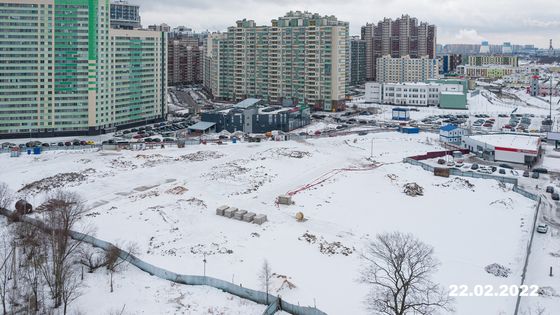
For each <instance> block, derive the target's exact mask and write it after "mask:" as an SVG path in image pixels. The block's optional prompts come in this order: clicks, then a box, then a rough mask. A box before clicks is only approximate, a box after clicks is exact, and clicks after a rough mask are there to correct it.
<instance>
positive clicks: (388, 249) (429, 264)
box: [360, 232, 453, 315]
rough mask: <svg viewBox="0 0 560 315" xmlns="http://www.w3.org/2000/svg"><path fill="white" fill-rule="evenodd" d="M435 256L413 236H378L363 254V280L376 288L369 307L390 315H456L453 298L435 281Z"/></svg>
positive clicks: (437, 265) (436, 264) (398, 234)
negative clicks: (440, 313)
mask: <svg viewBox="0 0 560 315" xmlns="http://www.w3.org/2000/svg"><path fill="white" fill-rule="evenodd" d="M433 255H434V250H433V248H432V247H431V246H429V245H426V244H424V243H423V242H421V241H420V240H418V239H417V238H415V237H414V236H413V235H412V234H403V233H400V232H393V233H385V234H379V235H377V237H376V238H375V240H374V241H371V242H370V243H369V244H368V245H367V247H366V249H365V251H364V253H363V254H362V258H363V260H364V262H365V267H364V269H363V271H362V273H361V277H360V280H361V281H362V282H363V283H366V284H370V285H371V287H372V290H371V293H370V296H369V297H368V298H367V300H366V304H367V305H368V307H369V308H370V309H371V310H372V311H375V312H378V313H380V314H386V315H405V314H422V315H428V314H435V313H437V312H438V311H447V312H452V311H453V308H452V303H453V300H452V298H450V297H449V295H448V294H447V292H445V290H443V289H442V288H440V286H439V285H438V284H436V283H434V282H432V280H431V277H432V275H433V274H434V273H435V272H436V271H437V270H438V267H439V262H438V261H437V260H436V259H435V258H434V257H433Z"/></svg>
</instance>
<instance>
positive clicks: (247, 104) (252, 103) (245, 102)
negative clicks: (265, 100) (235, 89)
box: [233, 98, 262, 109]
mask: <svg viewBox="0 0 560 315" xmlns="http://www.w3.org/2000/svg"><path fill="white" fill-rule="evenodd" d="M261 101H262V100H261V99H259V98H247V99H244V100H242V101H241V102H239V103H237V104H235V105H233V107H235V108H241V109H246V108H249V107H252V106H255V105H257V104H258V103H260V102H261Z"/></svg>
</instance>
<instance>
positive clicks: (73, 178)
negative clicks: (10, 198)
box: [18, 168, 95, 194]
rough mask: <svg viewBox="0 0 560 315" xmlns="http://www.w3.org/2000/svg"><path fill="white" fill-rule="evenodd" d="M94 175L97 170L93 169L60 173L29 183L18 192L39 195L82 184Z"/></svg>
mask: <svg viewBox="0 0 560 315" xmlns="http://www.w3.org/2000/svg"><path fill="white" fill-rule="evenodd" d="M94 173H95V170H94V169H93V168H88V169H85V170H83V171H81V172H70V173H60V174H56V175H54V176H49V177H45V178H43V179H40V180H37V181H34V182H32V183H29V184H27V185H25V186H23V187H22V188H21V189H20V190H18V192H20V193H29V194H38V193H40V192H44V191H50V190H56V189H58V188H62V187H65V186H68V185H70V184H73V183H78V184H79V183H82V182H83V181H85V180H86V179H87V178H88V177H89V176H91V175H93V174H94Z"/></svg>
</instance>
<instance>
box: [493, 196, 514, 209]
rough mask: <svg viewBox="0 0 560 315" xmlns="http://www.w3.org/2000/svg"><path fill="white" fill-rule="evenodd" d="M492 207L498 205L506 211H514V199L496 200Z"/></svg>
mask: <svg viewBox="0 0 560 315" xmlns="http://www.w3.org/2000/svg"><path fill="white" fill-rule="evenodd" d="M490 205H491V206H494V205H497V206H502V207H504V208H506V209H513V199H511V198H506V199H499V200H495V201H492V202H491V203H490Z"/></svg>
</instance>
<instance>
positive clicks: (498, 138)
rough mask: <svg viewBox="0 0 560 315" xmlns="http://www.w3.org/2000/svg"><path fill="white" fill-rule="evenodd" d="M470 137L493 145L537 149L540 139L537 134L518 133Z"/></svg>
mask: <svg viewBox="0 0 560 315" xmlns="http://www.w3.org/2000/svg"><path fill="white" fill-rule="evenodd" d="M470 138H471V139H473V140H477V141H480V142H484V143H487V144H489V145H491V146H493V147H495V148H496V147H497V148H506V149H517V150H528V151H538V150H539V146H540V144H541V139H540V138H539V137H537V136H526V135H519V134H493V135H477V136H470Z"/></svg>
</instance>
